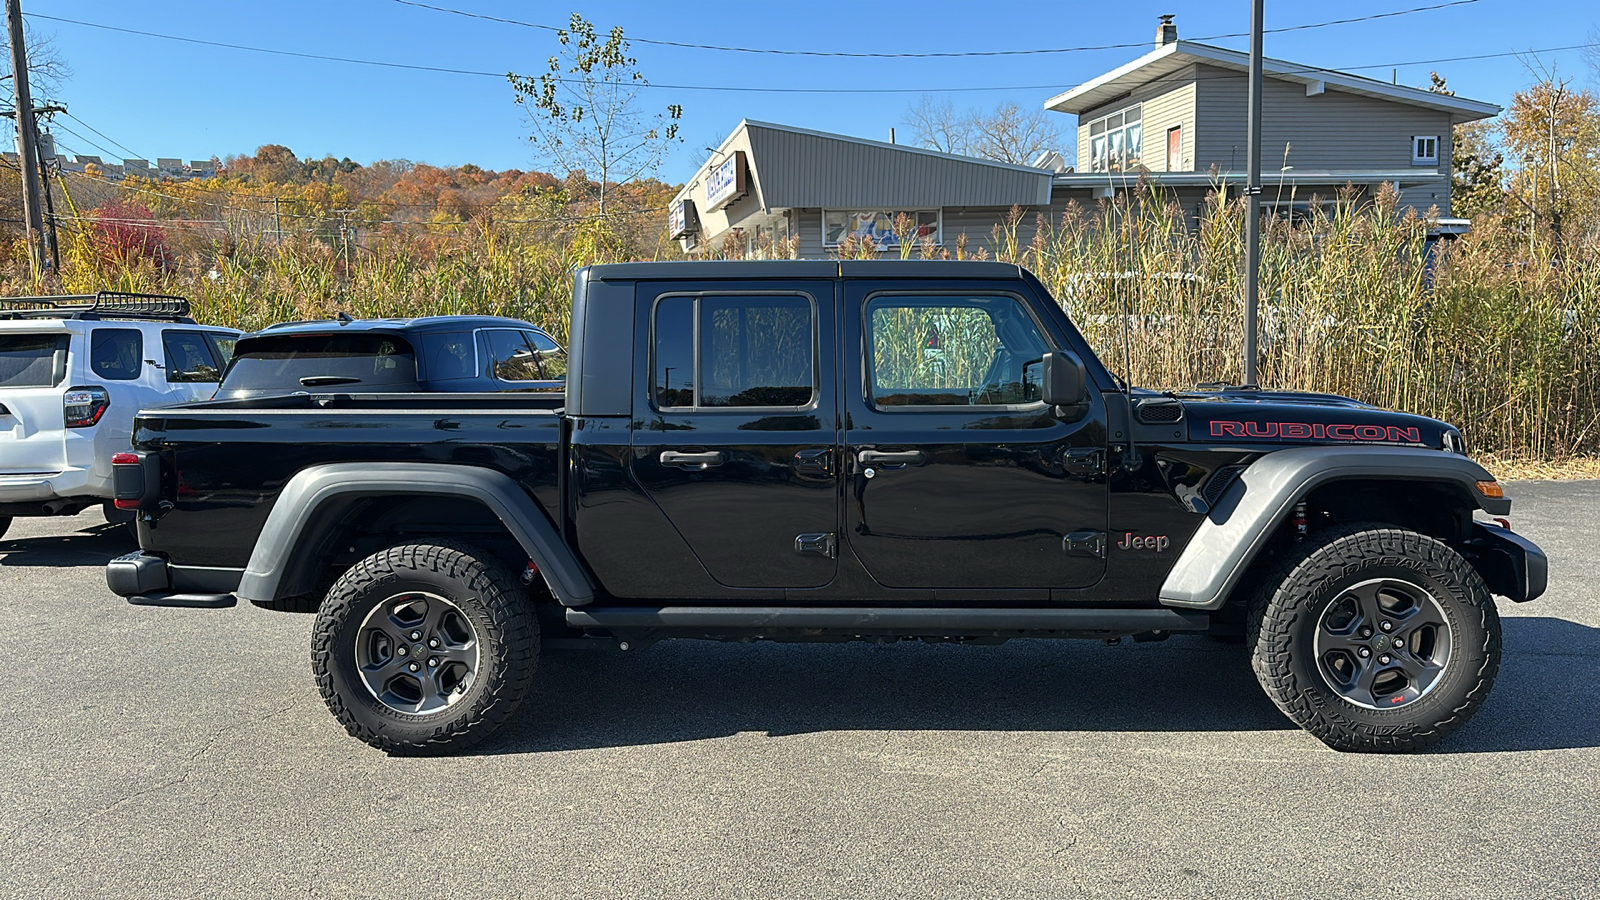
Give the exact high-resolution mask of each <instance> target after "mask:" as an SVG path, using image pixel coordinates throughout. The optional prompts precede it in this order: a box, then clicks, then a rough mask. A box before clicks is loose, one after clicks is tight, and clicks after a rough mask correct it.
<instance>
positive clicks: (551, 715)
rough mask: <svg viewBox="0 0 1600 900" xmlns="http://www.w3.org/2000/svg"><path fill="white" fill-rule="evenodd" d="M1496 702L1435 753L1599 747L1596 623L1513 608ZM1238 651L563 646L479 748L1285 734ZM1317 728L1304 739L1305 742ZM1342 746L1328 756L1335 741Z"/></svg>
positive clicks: (1187, 645) (1047, 646)
mask: <svg viewBox="0 0 1600 900" xmlns="http://www.w3.org/2000/svg"><path fill="white" fill-rule="evenodd" d="M1504 634H1505V647H1506V654H1505V659H1504V662H1503V664H1502V667H1501V670H1500V676H1499V679H1498V682H1497V684H1496V686H1495V689H1494V692H1493V693H1492V694H1491V695H1490V699H1489V701H1488V702H1487V703H1486V704H1485V706H1484V708H1483V709H1481V710H1480V711H1479V712H1478V715H1477V716H1476V717H1475V718H1474V719H1473V721H1472V722H1470V723H1469V724H1468V725H1466V726H1465V727H1464V728H1463V729H1462V730H1461V731H1459V732H1457V733H1456V734H1455V735H1453V736H1451V737H1450V738H1449V739H1447V740H1445V741H1444V742H1443V743H1442V744H1440V745H1438V746H1437V747H1435V748H1433V749H1432V750H1430V751H1429V752H1430V753H1434V754H1451V753H1485V752H1508V751H1526V750H1554V749H1567V748H1586V747H1596V746H1600V694H1597V693H1596V692H1595V691H1594V689H1593V672H1594V668H1595V664H1596V661H1597V660H1600V629H1596V628H1589V627H1586V626H1583V625H1578V624H1575V623H1572V622H1568V621H1565V620H1562V619H1551V618H1543V617H1516V618H1508V619H1505V620H1504ZM1294 727H1295V726H1294V724H1293V723H1292V722H1290V721H1289V720H1288V719H1287V718H1285V717H1284V716H1283V714H1282V713H1280V712H1279V711H1278V709H1277V708H1276V707H1275V706H1273V705H1272V702H1271V701H1269V700H1268V699H1267V698H1266V696H1265V695H1264V694H1263V693H1262V692H1261V688H1260V687H1259V686H1258V685H1257V684H1256V680H1255V676H1254V674H1253V673H1252V672H1251V671H1250V665H1249V657H1248V655H1247V654H1246V653H1245V652H1244V651H1243V649H1242V648H1237V647H1227V646H1223V645H1218V644H1214V643H1212V642H1210V641H1207V640H1205V639H1203V638H1198V637H1180V638H1174V639H1172V640H1170V641H1167V642H1165V643H1158V644H1132V643H1128V642H1125V643H1123V644H1121V645H1119V646H1114V647H1108V646H1104V645H1102V644H1097V643H1090V642H1085V641H1013V642H1011V643H1009V644H1005V645H1003V646H999V647H970V646H956V645H932V646H930V645H922V644H913V643H904V644H896V645H888V646H876V645H867V644H774V643H761V644H718V643H712V642H705V641H668V642H665V643H662V644H659V645H657V646H655V647H653V648H651V649H649V650H648V651H645V652H643V653H636V654H622V653H607V652H588V653H585V652H571V653H553V654H549V655H547V656H546V657H545V659H544V661H543V664H542V668H541V670H540V673H539V675H538V677H537V678H536V679H535V684H534V689H533V693H532V696H531V697H530V700H529V702H528V703H527V704H526V705H525V706H524V707H523V711H522V712H521V713H519V715H518V716H517V717H516V719H514V720H513V721H512V722H511V723H509V724H508V725H507V726H506V727H505V728H504V729H502V731H501V732H500V733H499V734H498V735H496V736H495V737H494V738H492V739H490V741H488V742H486V743H485V744H483V745H481V746H480V747H478V748H476V749H475V750H473V751H469V752H476V753H481V754H506V753H539V752H545V751H554V750H574V749H594V748H603V747H624V746H636V745H643V744H662V743H675V742H680V741H693V740H702V739H706V738H715V737H725V736H729V735H733V734H738V733H740V732H759V733H765V734H768V735H773V736H782V735H793V734H805V733H812V732H823V731H902V730H903V731H929V730H937V731H1056V732H1070V731H1084V732H1185V731H1187V732H1217V731H1269V730H1283V729H1292V728H1294ZM1308 740H1309V739H1308ZM1330 752H1332V751H1330Z"/></svg>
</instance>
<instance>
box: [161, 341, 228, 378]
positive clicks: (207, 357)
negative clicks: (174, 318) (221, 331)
mask: <svg viewBox="0 0 1600 900" xmlns="http://www.w3.org/2000/svg"><path fill="white" fill-rule="evenodd" d="M161 343H162V344H164V345H165V347H166V351H167V381H171V382H189V383H193V382H210V383H215V382H218V381H221V380H222V372H221V371H220V370H219V369H218V368H217V361H216V359H215V358H213V357H212V355H211V345H210V344H208V343H206V337H205V335H203V334H201V333H200V332H198V331H163V332H161Z"/></svg>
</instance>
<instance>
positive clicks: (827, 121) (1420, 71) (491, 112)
mask: <svg viewBox="0 0 1600 900" xmlns="http://www.w3.org/2000/svg"><path fill="white" fill-rule="evenodd" d="M429 2H431V3H433V4H434V5H438V6H448V7H453V8H457V9H463V10H469V11H472V12H477V13H483V14H487V15H496V16H501V17H505V18H512V19H521V20H525V21H533V22H542V23H549V24H553V25H561V24H564V23H565V21H566V18H567V16H568V15H569V14H570V13H571V12H572V11H574V9H575V10H576V11H577V12H580V13H582V14H583V15H584V16H586V17H588V18H589V19H590V20H591V21H593V22H594V23H595V24H596V25H598V26H601V27H602V28H609V27H610V26H612V25H621V26H622V27H623V28H624V30H625V32H626V33H627V34H628V35H629V36H633V37H645V38H655V39H660V40H671V41H683V42H694V43H709V44H724V45H736V46H744V47H763V48H765V47H771V48H785V49H817V50H832V51H859V52H906V51H921V52H926V51H973V50H1002V49H1017V48H1040V47H1071V46H1082V45H1098V44H1108V43H1132V42H1140V43H1144V42H1149V41H1151V40H1153V37H1154V33H1155V26H1156V21H1157V16H1158V14H1160V13H1174V14H1176V15H1177V23H1178V26H1179V33H1180V35H1181V36H1182V37H1184V38H1186V39H1196V38H1201V37H1206V36H1210V35H1216V34H1223V33H1230V32H1239V31H1244V30H1246V29H1247V28H1248V14H1249V3H1248V2H1247V0H1230V2H1227V3H1174V2H1171V0H1165V2H1161V3H1147V2H1124V3H1111V4H1107V3H1071V2H1067V3H1063V2H1060V0H1057V2H1049V3H1046V2H1021V0H988V2H985V3H977V4H975V3H970V2H967V3H960V4H955V3H949V4H945V3H937V2H927V0H925V2H922V3H919V4H908V3H863V4H838V3H835V4H782V3H766V4H761V3H750V4H735V3H712V4H697V5H693V6H687V5H684V4H674V3H660V2H615V3H581V4H566V5H563V4H546V3H530V2H519V0H429ZM1437 2H1443V0H1359V2H1340V3H1338V4H1308V3H1284V2H1271V3H1268V4H1267V12H1266V25H1267V28H1269V29H1271V28H1274V27H1282V26H1290V25H1299V24H1305V23H1310V22H1322V21H1327V20H1330V19H1341V18H1350V17H1355V16H1361V15H1369V14H1374V13H1383V12H1391V11H1395V10H1401V9H1406V8H1410V7H1416V6H1425V5H1431V4H1433V3H1437ZM23 8H24V11H25V12H27V13H30V14H42V15H50V16H58V17H62V18H69V19H77V20H81V21H84V22H94V23H100V24H104V25H113V26H120V27H123V28H130V29H137V30H141V31H151V32H160V33H164V34H172V35H181V36H185V37H192V38H199V39H203V40H212V41H222V42H227V43H236V44H248V45H253V46H260V47H271V48H277V49H284V50H294V51H299V52H303V53H311V54H322V55H332V56H346V57H360V58H364V59H375V60H385V61H394V62H404V63H412V64H420V65H431V66H438V67H445V68H462V69H471V70H480V71H487V72H503V71H516V72H531V73H537V72H539V71H542V69H543V67H544V66H545V61H546V59H547V58H548V57H549V56H550V54H551V53H552V52H553V49H554V47H555V39H554V36H553V35H551V34H550V33H548V32H543V31H538V30H534V29H529V28H521V27H516V26H511V25H504V24H498V23H493V22H485V21H478V20H472V19H467V18H463V17H459V16H452V15H447V14H444V13H439V12H434V11H430V10H426V9H419V8H415V7H411V6H406V5H402V4H401V3H398V2H395V0H322V2H309V0H274V2H270V3H246V2H239V0H220V2H214V3H206V4H197V3H193V2H181V3H180V2H175V0H141V2H138V3H128V2H126V0H71V2H63V0H23ZM1597 10H1600V7H1597V6H1596V5H1594V4H1593V3H1592V2H1590V3H1582V2H1566V0H1548V2H1545V0H1476V2H1472V3H1468V4H1466V5H1460V6H1454V7H1451V8H1447V9H1440V10H1434V11H1428V12H1419V13H1414V14H1411V15H1405V16H1399V17H1394V18H1387V19H1381V20H1377V21H1371V22H1364V23H1358V24H1351V25H1342V26H1334V27H1328V28H1317V29H1311V30H1305V31H1297V32H1288V33H1284V34H1269V35H1268V36H1267V40H1266V53H1267V55H1269V56H1274V57H1277V58H1280V59H1288V60H1292V61H1294V62H1298V63H1305V64H1310V65H1318V66H1327V67H1330V68H1352V67H1357V66H1374V65H1381V66H1384V68H1381V69H1367V70H1362V71H1360V72H1359V74H1364V75H1369V76H1371V77H1380V78H1383V79H1388V78H1389V77H1390V74H1391V73H1390V71H1389V68H1387V66H1388V65H1389V64H1392V63H1397V62H1403V61H1410V60H1420V59H1438V58H1443V57H1454V56H1467V55H1476V54H1487V53H1503V52H1507V51H1512V50H1528V49H1537V48H1545V47H1556V46H1565V45H1571V44H1582V43H1586V42H1588V41H1589V40H1591V37H1590V35H1591V34H1592V33H1594V32H1595V29H1596V26H1597V23H1600V11H1597ZM31 24H32V26H33V27H34V28H35V29H36V30H38V31H40V32H43V33H47V34H48V33H53V34H54V35H55V43H56V46H57V48H58V49H59V51H60V52H61V54H62V55H63V56H64V57H65V58H66V59H67V61H68V62H69V63H70V65H71V66H72V68H73V76H72V78H71V79H70V80H69V81H68V82H67V83H66V84H65V86H64V87H63V88H62V89H61V90H60V91H59V92H57V94H56V96H54V97H53V98H51V99H56V100H60V101H63V102H65V103H66V104H67V105H68V106H69V107H70V109H71V112H72V114H73V115H74V116H76V117H77V118H78V119H80V120H82V123H87V124H88V125H89V126H92V127H93V128H94V129H98V131H99V132H101V133H103V135H105V136H104V137H102V136H101V135H100V134H96V133H95V132H94V131H90V130H88V129H87V128H85V127H84V125H83V124H82V123H80V122H77V121H73V120H71V119H66V120H63V121H62V123H61V124H62V126H64V127H65V128H67V129H71V130H73V131H76V132H78V135H72V134H68V133H66V131H63V130H60V129H58V130H57V135H58V137H59V139H60V142H61V144H62V145H63V146H64V147H65V148H67V149H69V150H71V151H76V152H83V153H94V154H98V155H101V156H108V157H112V156H114V157H121V156H123V155H130V156H131V155H138V156H143V157H146V158H151V159H153V158H155V157H158V156H177V157H182V158H184V159H203V158H207V157H210V156H212V155H217V156H228V155H230V154H235V153H241V152H251V151H253V150H254V149H255V148H256V147H257V146H259V145H261V144H265V143H279V144H285V145H287V146H288V147H290V148H291V149H293V150H294V151H295V152H296V153H297V154H299V155H300V156H310V155H318V156H320V155H322V154H325V153H332V154H334V155H336V156H349V157H351V158H352V159H355V160H358V161H361V162H367V161H370V160H373V159H380V158H390V159H393V158H405V159H410V160H413V161H417V162H428V163H432V164H435V165H459V164H462V163H468V162H471V163H476V164H478V165H481V166H484V167H486V168H494V169H504V168H513V167H514V168H522V169H528V168H535V167H537V160H536V159H535V157H534V156H533V154H532V152H531V151H530V149H529V148H528V146H527V144H526V142H525V136H526V134H527V127H526V125H525V124H524V123H523V121H522V119H521V117H520V112H519V110H518V108H517V107H515V106H514V105H513V104H512V92H511V90H510V88H509V87H508V85H507V84H506V82H505V80H504V79H502V78H493V77H471V76H462V75H447V74H438V73H426V72H407V71H400V70H395V69H383V68H372V67H365V66H357V65H349V64H342V63H335V62H323V61H315V60H306V59H290V58H286V57H280V56H269V55H264V54H258V53H250V52H243V51H238V50H229V49H222V48H216V47H205V46H198V45H194V44H186V43H176V42H172V41H167V40H160V39H155V38H149V37H140V36H134V35H129V34H119V33H115V32H110V31H105V30H101V29H96V28H89V27H84V26H81V25H75V24H67V23H64V22H54V21H46V20H43V19H35V20H33V21H32V23H31ZM1213 43H1216V44H1219V45H1221V46H1227V47H1233V48H1237V49H1241V50H1242V49H1245V47H1246V45H1247V42H1246V41H1245V40H1244V39H1242V38H1235V39H1224V40H1217V41H1213ZM1143 52H1144V47H1142V46H1141V47H1140V48H1136V49H1133V48H1130V49H1118V50H1104V51H1092V52H1076V53H1062V54H1046V55H1031V56H1012V57H977V58H965V59H943V60H938V59H838V58H817V57H793V56H769V55H756V54H744V53H724V52H712V51H704V50H691V49H680V48H672V47H662V46H649V45H643V44H635V45H634V47H633V54H634V55H635V56H636V57H637V58H638V60H639V66H640V68H641V70H642V71H643V72H644V73H645V75H646V77H648V78H649V79H650V80H651V81H653V82H656V83H658V84H681V85H712V86H742V87H789V88H793V87H829V88H842V87H873V88H885V87H893V88H910V89H913V90H917V91H920V90H927V91H928V92H929V93H933V94H935V96H941V97H942V96H949V97H950V98H952V99H953V100H954V101H955V102H956V103H957V104H959V105H962V106H977V105H981V106H993V105H994V104H997V103H1000V102H1002V101H1008V100H1009V101H1012V102H1015V103H1017V104H1019V105H1023V106H1036V105H1038V104H1040V103H1042V102H1043V101H1044V100H1045V98H1047V97H1048V96H1050V95H1051V94H1052V93H1054V92H1055V91H1054V90H1052V89H1051V88H1042V89H1041V88H1030V89H1010V90H994V91H983V92H970V93H959V94H948V95H945V94H939V93H938V92H937V90H936V89H939V88H950V87H991V86H1000V87H1007V86H1018V85H1028V86H1031V85H1050V86H1054V87H1055V88H1056V89H1059V88H1065V87H1068V86H1071V85H1073V84H1076V83H1078V82H1081V81H1084V80H1086V79H1088V78H1092V77H1093V76H1095V75H1097V74H1100V73H1101V72H1104V71H1106V70H1108V69H1111V68H1114V67H1116V66H1118V65H1120V64H1122V63H1124V62H1126V61H1128V60H1130V59H1133V58H1135V57H1136V56H1138V55H1139V54H1141V53H1143ZM1542 58H1543V59H1544V60H1545V61H1546V62H1547V63H1549V62H1554V63H1555V64H1556V65H1557V66H1558V67H1559V69H1560V70H1561V71H1562V72H1565V73H1570V74H1572V75H1574V76H1576V78H1577V80H1578V81H1579V82H1580V83H1585V82H1586V83H1590V84H1593V83H1594V82H1595V80H1596V79H1595V73H1594V72H1593V71H1592V70H1589V69H1588V68H1586V67H1585V65H1584V60H1583V56H1582V54H1581V53H1580V52H1579V51H1566V52H1560V53H1547V54H1543V57H1542ZM1430 69H1438V70H1439V71H1440V72H1441V74H1444V75H1445V76H1446V77H1447V78H1448V79H1449V82H1450V85H1451V87H1452V88H1454V89H1455V90H1456V92H1457V93H1458V94H1461V95H1462V96H1466V97H1471V98H1473V99H1477V100H1486V101H1489V102H1492V103H1498V104H1501V105H1505V104H1507V103H1508V102H1509V100H1510V97H1511V94H1512V92H1513V91H1515V90H1517V89H1518V88H1519V87H1521V86H1523V85H1525V84H1526V83H1527V82H1528V81H1529V80H1530V76H1529V74H1528V72H1527V70H1526V69H1525V68H1524V67H1523V65H1522V64H1521V63H1519V62H1518V61H1517V60H1516V59H1495V60H1481V61H1473V62H1457V63H1441V64H1436V65H1410V66H1402V67H1400V68H1399V72H1398V78H1399V81H1400V82H1401V83H1402V84H1412V85H1417V86H1425V85H1426V84H1427V82H1428V72H1429V71H1430ZM918 97H919V94H917V93H907V94H857V95H826V94H765V93H724V92H717V91H699V90H665V89H663V90H653V91H647V92H645V94H644V101H643V102H646V103H649V104H653V105H658V106H665V105H666V104H668V103H681V104H682V105H683V136H684V139H685V140H684V143H683V145H682V146H681V147H680V148H679V149H678V151H677V152H675V153H674V155H673V156H672V157H671V158H670V159H669V161H668V163H667V165H666V166H665V168H664V169H663V171H662V173H661V174H662V177H663V178H665V179H667V180H670V181H681V180H682V179H683V178H684V177H685V176H686V175H688V174H690V173H691V172H692V171H693V168H694V163H695V161H696V160H697V159H698V158H699V156H697V155H696V151H697V149H698V148H700V147H704V146H706V145H714V144H716V143H717V142H718V141H720V140H721V139H722V138H723V137H724V136H726V135H727V133H728V132H729V131H731V130H732V128H733V127H734V126H735V125H736V124H737V123H738V121H739V120H740V119H741V118H751V119H763V120H767V121H774V122H781V123H785V124H790V125H797V126H801V127H807V128H816V129H821V130H826V131H838V132H843V133H847V134H854V135H859V136H863V137H870V138H877V139H887V137H888V131H889V128H890V127H891V126H895V125H898V124H899V122H900V120H901V118H902V117H903V115H904V113H905V110H906V108H907V107H908V106H909V105H910V104H912V103H914V102H915V101H916V100H917V99H918ZM36 99H39V98H36ZM1063 121H1064V122H1065V123H1070V122H1071V121H1072V120H1071V119H1070V118H1069V117H1063ZM902 133H903V131H902ZM96 144H98V145H99V146H98V147H97V146H95V145H96ZM123 147H126V148H128V149H130V150H132V151H134V153H128V154H124V153H123V150H122V148H123Z"/></svg>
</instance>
